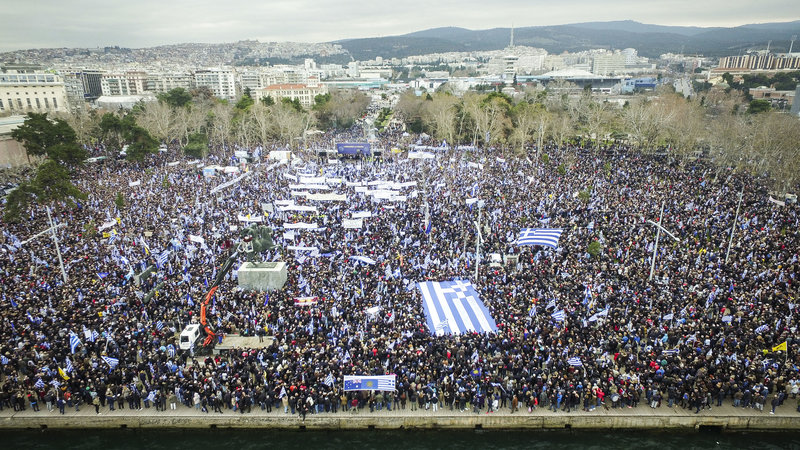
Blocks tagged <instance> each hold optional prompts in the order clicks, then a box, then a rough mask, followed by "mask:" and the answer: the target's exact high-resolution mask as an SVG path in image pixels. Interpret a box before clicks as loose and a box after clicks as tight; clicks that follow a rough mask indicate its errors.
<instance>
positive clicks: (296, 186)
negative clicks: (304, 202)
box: [289, 184, 331, 191]
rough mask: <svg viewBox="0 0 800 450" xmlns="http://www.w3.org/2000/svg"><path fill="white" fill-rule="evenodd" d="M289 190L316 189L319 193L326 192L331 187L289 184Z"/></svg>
mask: <svg viewBox="0 0 800 450" xmlns="http://www.w3.org/2000/svg"><path fill="white" fill-rule="evenodd" d="M289 189H316V190H319V191H328V190H330V189H331V187H330V186H328V185H326V184H290V185H289Z"/></svg>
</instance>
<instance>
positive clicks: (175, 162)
mask: <svg viewBox="0 0 800 450" xmlns="http://www.w3.org/2000/svg"><path fill="white" fill-rule="evenodd" d="M180 163H181V162H180V161H173V162H168V163H167V165H168V166H170V167H175V166H177V165H178V164H180Z"/></svg>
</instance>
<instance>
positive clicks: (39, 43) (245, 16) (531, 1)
mask: <svg viewBox="0 0 800 450" xmlns="http://www.w3.org/2000/svg"><path fill="white" fill-rule="evenodd" d="M797 5H798V3H797V0H759V1H754V0H700V1H698V0H662V1H659V2H653V1H648V0H635V1H634V0H613V1H610V0H556V1H553V0H547V1H543V0H495V1H493V2H488V1H486V0H458V1H456V0H405V1H388V0H336V1H332V0H268V1H261V2H259V1H258V0H193V1H186V0H134V1H124V0H122V1H120V0H29V1H19V0H16V1H15V0H2V2H1V3H0V11H2V18H3V20H2V26H0V51H7V50H18V49H27V48H40V47H98V46H100V47H102V46H111V45H119V46H121V47H130V48H140V47H150V46H154V45H160V44H175V43H181V42H205V43H217V42H232V41H237V40H241V39H258V40H260V41H262V42H264V41H297V42H325V41H333V40H338V39H347V38H358V37H378V36H391V35H398V34H405V33H410V32H413V31H419V30H424V29H427V28H434V27H443V26H455V27H463V28H469V29H473V30H479V29H487V28H496V27H503V28H507V27H510V26H511V25H512V23H513V25H514V26H515V27H525V26H537V25H558V24H565V23H575V22H588V21H606V20H626V19H632V20H637V21H639V22H643V23H652V24H659V25H692V26H736V25H743V24H748V23H761V22H784V21H791V20H798V19H800V8H798V6H797Z"/></svg>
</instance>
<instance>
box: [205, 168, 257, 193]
mask: <svg viewBox="0 0 800 450" xmlns="http://www.w3.org/2000/svg"><path fill="white" fill-rule="evenodd" d="M251 173H253V172H245V173H243V174H241V175H239V176H238V177H236V178H234V179H232V180H231V181H226V182H225V183H222V184H220V185H219V186H217V187H215V188H214V189H211V191H210V192H211V193H212V194H215V193H217V192H218V191H221V190H222V189H225V188H226V187H228V186H230V185H232V184H235V183H238V182H239V181H241V180H243V179H245V178H247V177H248V176H249V175H250V174H251Z"/></svg>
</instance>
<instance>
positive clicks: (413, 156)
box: [408, 152, 436, 159]
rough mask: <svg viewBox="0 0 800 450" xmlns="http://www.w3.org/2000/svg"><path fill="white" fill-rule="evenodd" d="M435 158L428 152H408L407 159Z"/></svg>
mask: <svg viewBox="0 0 800 450" xmlns="http://www.w3.org/2000/svg"><path fill="white" fill-rule="evenodd" d="M434 158H436V156H435V155H434V154H433V153H430V152H408V159H434Z"/></svg>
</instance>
